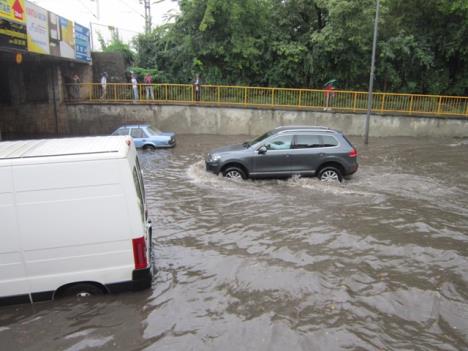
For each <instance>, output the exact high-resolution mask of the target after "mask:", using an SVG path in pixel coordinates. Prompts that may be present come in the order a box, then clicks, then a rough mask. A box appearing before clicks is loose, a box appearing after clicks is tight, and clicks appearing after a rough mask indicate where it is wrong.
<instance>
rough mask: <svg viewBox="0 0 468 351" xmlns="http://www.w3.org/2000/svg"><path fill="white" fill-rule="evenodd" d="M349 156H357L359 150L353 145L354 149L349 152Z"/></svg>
mask: <svg viewBox="0 0 468 351" xmlns="http://www.w3.org/2000/svg"><path fill="white" fill-rule="evenodd" d="M348 156H349V157H351V158H355V157H357V150H356V149H355V148H354V147H353V149H352V150H351V151H350V152H348Z"/></svg>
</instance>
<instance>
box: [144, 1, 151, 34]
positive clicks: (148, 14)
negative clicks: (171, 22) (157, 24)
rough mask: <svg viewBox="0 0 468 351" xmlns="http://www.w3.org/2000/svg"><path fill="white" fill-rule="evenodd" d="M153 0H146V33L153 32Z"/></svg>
mask: <svg viewBox="0 0 468 351" xmlns="http://www.w3.org/2000/svg"><path fill="white" fill-rule="evenodd" d="M150 1H151V0H144V2H145V33H146V34H148V33H150V32H151V2H150Z"/></svg>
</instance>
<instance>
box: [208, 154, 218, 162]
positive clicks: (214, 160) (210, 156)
mask: <svg viewBox="0 0 468 351" xmlns="http://www.w3.org/2000/svg"><path fill="white" fill-rule="evenodd" d="M220 159H221V155H216V154H214V155H209V156H208V162H216V161H219V160H220Z"/></svg>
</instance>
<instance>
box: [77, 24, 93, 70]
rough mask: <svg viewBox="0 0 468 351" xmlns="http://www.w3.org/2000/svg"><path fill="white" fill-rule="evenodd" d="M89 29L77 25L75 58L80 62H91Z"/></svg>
mask: <svg viewBox="0 0 468 351" xmlns="http://www.w3.org/2000/svg"><path fill="white" fill-rule="evenodd" d="M90 46H91V45H90V33H89V29H88V28H86V27H83V26H82V25H79V24H78V23H75V58H76V59H77V60H80V61H85V62H91V47H90Z"/></svg>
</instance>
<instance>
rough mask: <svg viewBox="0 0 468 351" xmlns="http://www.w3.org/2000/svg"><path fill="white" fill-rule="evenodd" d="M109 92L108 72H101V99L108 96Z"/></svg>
mask: <svg viewBox="0 0 468 351" xmlns="http://www.w3.org/2000/svg"><path fill="white" fill-rule="evenodd" d="M106 93H107V72H103V73H102V74H101V99H105V98H106Z"/></svg>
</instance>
